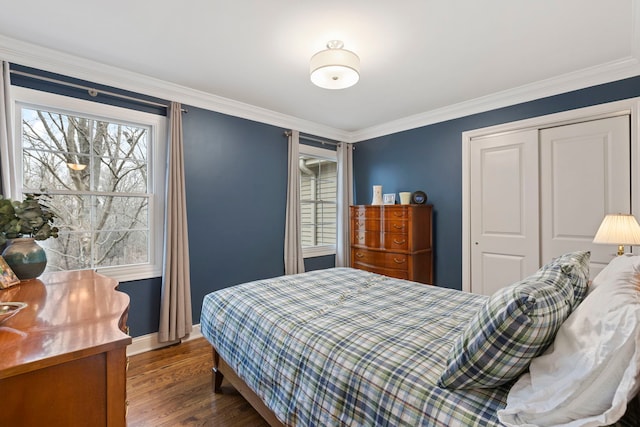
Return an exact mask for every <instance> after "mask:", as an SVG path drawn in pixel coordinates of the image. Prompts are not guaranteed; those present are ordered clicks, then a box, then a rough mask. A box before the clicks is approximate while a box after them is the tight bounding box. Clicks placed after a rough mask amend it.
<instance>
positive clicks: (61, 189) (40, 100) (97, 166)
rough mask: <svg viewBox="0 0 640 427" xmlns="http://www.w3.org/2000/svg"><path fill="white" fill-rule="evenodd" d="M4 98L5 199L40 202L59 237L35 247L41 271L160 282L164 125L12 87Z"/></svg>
mask: <svg viewBox="0 0 640 427" xmlns="http://www.w3.org/2000/svg"><path fill="white" fill-rule="evenodd" d="M12 93H13V94H14V97H15V100H16V103H15V106H16V108H15V117H16V132H15V139H16V142H15V147H13V148H14V156H15V159H16V164H15V171H14V173H15V178H16V179H15V183H16V184H15V186H16V188H15V189H14V191H12V194H13V198H16V199H17V198H22V197H24V194H26V193H43V194H46V195H47V196H48V200H47V203H48V205H49V206H50V207H51V208H52V210H53V211H54V212H55V213H56V215H57V218H56V220H55V225H56V226H57V227H58V228H59V229H60V232H59V237H58V238H57V239H48V240H45V241H42V242H39V243H40V244H41V246H42V247H44V248H45V251H46V253H47V261H48V262H47V271H60V270H78V269H96V270H98V271H101V272H103V273H105V274H107V275H109V276H111V277H115V278H117V279H119V280H135V279H141V278H149V277H157V276H160V275H161V274H162V273H161V266H162V246H163V244H162V242H163V208H164V206H163V200H164V164H165V161H164V157H165V155H164V146H165V142H164V135H165V123H166V118H165V117H163V116H158V115H153V114H149V113H142V112H138V111H134V110H129V109H124V108H120V107H113V106H108V105H104V104H98V103H94V102H88V101H83V100H78V99H74V98H68V97H64V96H60V95H54V94H49V93H44V92H39V91H33V90H29V89H24V88H18V87H14V88H12ZM16 195H17V196H16Z"/></svg>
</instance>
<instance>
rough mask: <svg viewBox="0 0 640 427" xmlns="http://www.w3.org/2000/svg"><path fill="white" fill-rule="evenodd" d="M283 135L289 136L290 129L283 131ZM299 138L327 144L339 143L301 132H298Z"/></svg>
mask: <svg viewBox="0 0 640 427" xmlns="http://www.w3.org/2000/svg"><path fill="white" fill-rule="evenodd" d="M284 136H286V137H289V136H291V131H290V130H287V131H285V132H284ZM299 138H300V139H306V140H307V141H313V142H319V143H320V144H328V145H338V144H340V143H339V142H334V141H326V140H324V139H319V138H314V137H312V136H306V135H302V134H300V136H299Z"/></svg>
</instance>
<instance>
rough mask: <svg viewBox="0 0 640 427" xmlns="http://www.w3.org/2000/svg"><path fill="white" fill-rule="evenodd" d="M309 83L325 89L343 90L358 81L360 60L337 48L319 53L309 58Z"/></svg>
mask: <svg viewBox="0 0 640 427" xmlns="http://www.w3.org/2000/svg"><path fill="white" fill-rule="evenodd" d="M310 72H311V81H312V82H313V84H315V85H316V86H320V87H321V88H325V89H345V88H348V87H350V86H353V85H354V84H356V83H357V82H358V80H360V74H359V72H360V58H358V55H356V54H355V53H353V52H351V51H349V50H345V49H339V48H337V49H336V48H330V49H326V50H323V51H320V52H318V53H316V54H315V55H313V56H312V57H311V64H310Z"/></svg>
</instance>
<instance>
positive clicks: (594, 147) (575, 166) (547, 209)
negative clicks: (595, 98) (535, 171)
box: [540, 116, 631, 277]
mask: <svg viewBox="0 0 640 427" xmlns="http://www.w3.org/2000/svg"><path fill="white" fill-rule="evenodd" d="M629 129H630V126H629V117H628V116H619V117H613V118H607V119H601V120H593V121H589V122H583V123H577V124H571V125H566V126H558V127H554V128H549V129H543V130H541V131H540V171H541V173H540V196H541V201H540V203H541V207H542V209H541V218H540V219H541V224H540V232H541V250H542V252H541V255H542V260H545V261H546V260H550V259H551V258H553V257H556V256H558V255H561V254H563V253H566V252H570V251H574V250H580V249H585V250H590V251H591V277H594V276H595V275H596V274H597V273H598V272H599V271H600V270H601V269H602V268H604V266H605V265H606V264H607V263H608V262H609V261H610V260H611V258H612V254H613V252H614V250H613V249H612V247H611V246H609V245H604V246H603V245H598V244H594V243H593V242H592V241H593V236H594V235H595V233H596V231H597V229H598V227H599V225H600V222H601V221H602V219H603V218H604V216H605V214H607V213H616V212H623V213H629V212H630V209H631V176H630V173H631V168H630V158H631V157H630V143H629V141H630V133H629V132H630V130H629Z"/></svg>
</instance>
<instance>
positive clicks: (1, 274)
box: [0, 256, 20, 289]
mask: <svg viewBox="0 0 640 427" xmlns="http://www.w3.org/2000/svg"><path fill="white" fill-rule="evenodd" d="M18 283H20V279H18V276H16V273H14V272H13V270H12V269H11V267H9V264H7V261H5V259H4V258H2V256H0V289H7V288H10V287H11V286H13V285H17V284H18Z"/></svg>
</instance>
